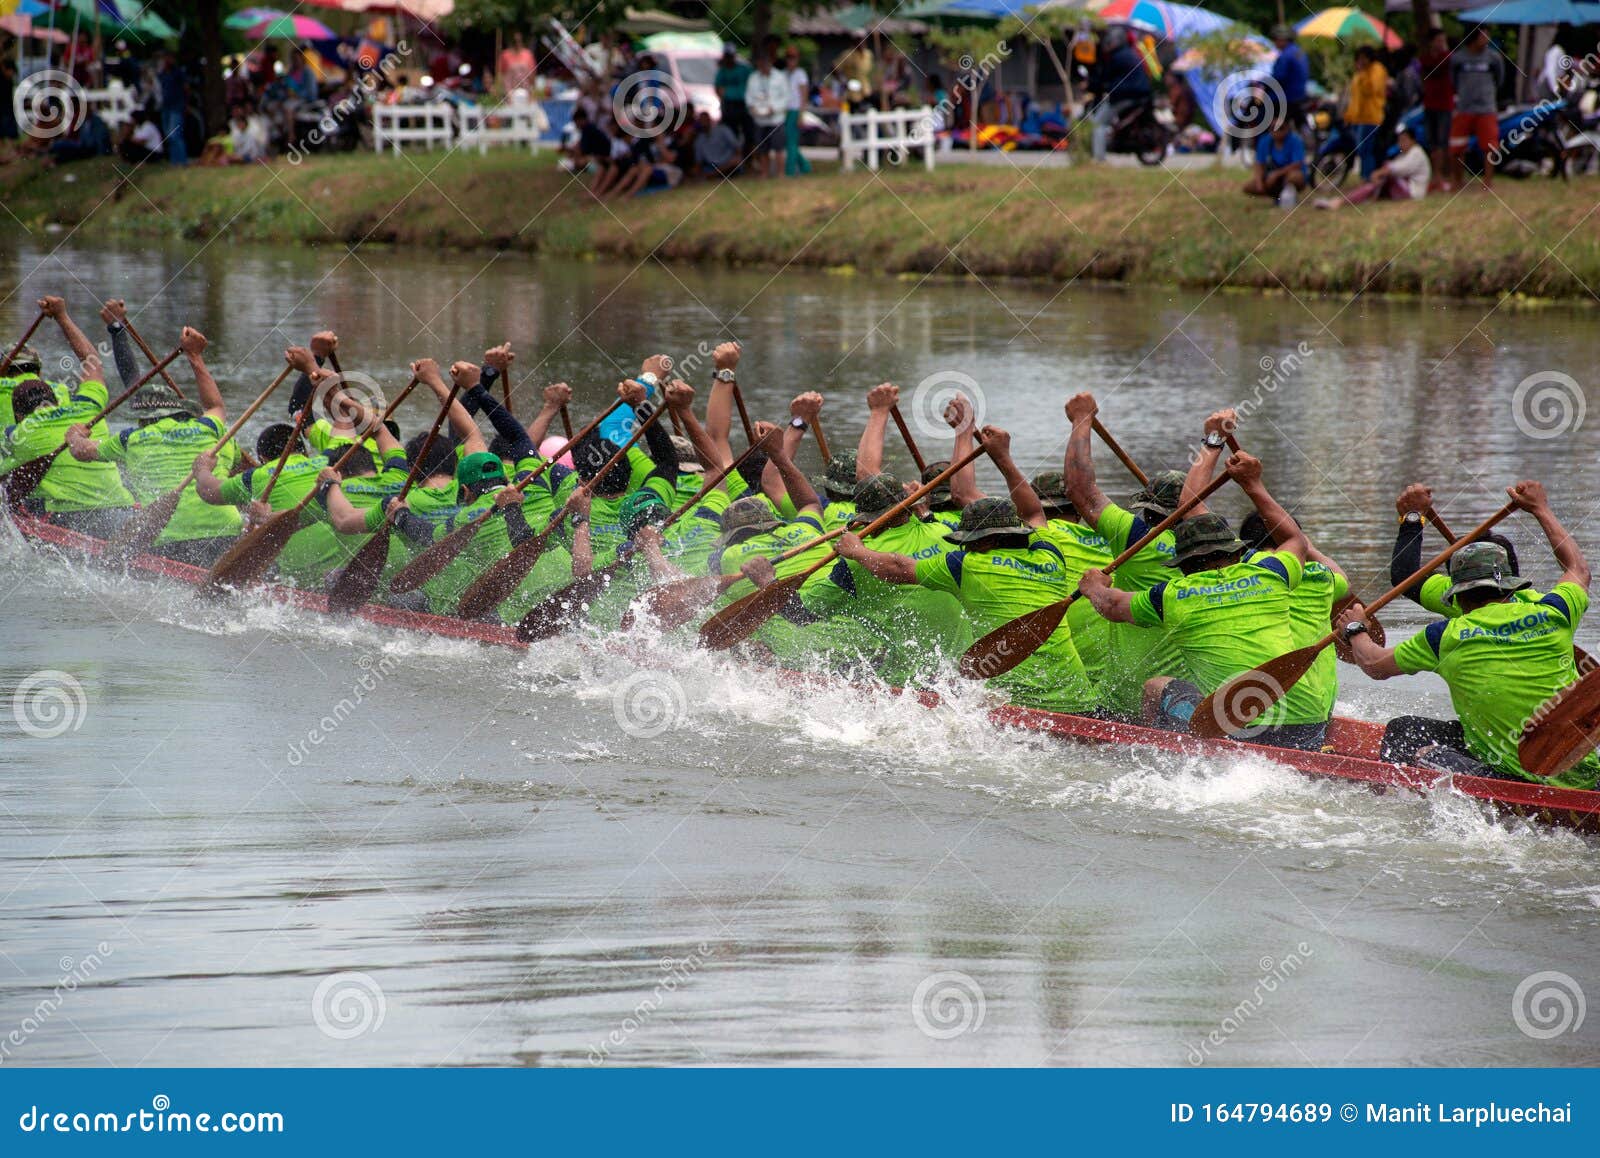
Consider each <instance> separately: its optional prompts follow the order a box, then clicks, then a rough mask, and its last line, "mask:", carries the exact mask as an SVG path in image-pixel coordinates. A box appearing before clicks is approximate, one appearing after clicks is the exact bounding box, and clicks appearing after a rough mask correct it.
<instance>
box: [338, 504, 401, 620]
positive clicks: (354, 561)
mask: <svg viewBox="0 0 1600 1158" xmlns="http://www.w3.org/2000/svg"><path fill="white" fill-rule="evenodd" d="M392 534H394V524H393V523H384V524H383V525H382V526H381V527H379V528H378V529H377V530H376V531H374V532H373V533H372V536H371V537H370V538H369V539H367V541H366V542H365V543H362V544H361V549H360V550H359V551H357V552H356V553H355V554H354V555H352V556H350V562H348V563H346V564H345V565H344V569H343V570H342V571H340V572H339V577H338V578H337V579H335V580H334V581H333V586H332V587H331V588H330V589H329V590H328V610H329V611H354V610H355V609H356V608H357V607H360V606H361V605H362V604H363V603H365V602H367V601H368V600H369V599H371V598H372V596H373V594H374V593H375V592H376V591H377V590H378V582H379V580H381V579H382V578H383V565H384V564H385V563H387V562H388V561H389V536H390V535H392Z"/></svg>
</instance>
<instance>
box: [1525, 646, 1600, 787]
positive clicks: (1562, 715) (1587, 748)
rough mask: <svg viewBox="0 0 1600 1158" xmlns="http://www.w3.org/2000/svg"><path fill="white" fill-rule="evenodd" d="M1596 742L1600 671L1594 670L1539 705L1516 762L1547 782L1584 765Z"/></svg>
mask: <svg viewBox="0 0 1600 1158" xmlns="http://www.w3.org/2000/svg"><path fill="white" fill-rule="evenodd" d="M1585 658H1587V657H1585ZM1596 743H1600V671H1597V670H1596V669H1594V668H1591V669H1590V670H1589V671H1588V673H1587V674H1585V675H1584V676H1583V677H1582V678H1581V679H1579V680H1578V681H1577V682H1576V683H1572V684H1568V685H1567V686H1566V687H1564V688H1562V689H1561V690H1560V691H1559V692H1557V693H1556V694H1555V695H1553V696H1551V697H1550V698H1549V699H1548V700H1546V701H1545V702H1544V703H1542V704H1540V705H1539V710H1538V711H1536V712H1534V713H1533V716H1532V717H1531V718H1530V719H1529V720H1528V722H1527V723H1526V724H1524V725H1523V728H1522V739H1521V740H1520V741H1519V742H1518V744H1517V762H1518V763H1519V764H1521V765H1522V770H1523V771H1524V772H1527V773H1529V774H1530V775H1533V776H1539V777H1543V778H1545V779H1548V778H1550V777H1552V776H1559V775H1561V774H1562V773H1563V772H1565V771H1567V770H1568V769H1569V768H1572V767H1573V766H1575V765H1576V764H1578V763H1579V762H1581V761H1582V760H1583V758H1584V757H1585V756H1587V755H1588V754H1589V753H1590V752H1592V751H1594V748H1595V744H1596Z"/></svg>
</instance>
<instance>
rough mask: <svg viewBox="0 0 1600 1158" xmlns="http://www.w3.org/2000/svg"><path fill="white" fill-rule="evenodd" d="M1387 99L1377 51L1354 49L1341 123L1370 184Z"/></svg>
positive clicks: (1386, 76) (1385, 74) (1365, 46)
mask: <svg viewBox="0 0 1600 1158" xmlns="http://www.w3.org/2000/svg"><path fill="white" fill-rule="evenodd" d="M1388 99H1389V72H1388V70H1387V69H1385V68H1384V67H1383V65H1382V64H1380V63H1379V61H1378V50H1377V49H1375V48H1374V47H1372V45H1370V44H1363V45H1360V46H1359V47H1357V48H1356V71H1355V75H1354V76H1352V77H1351V78H1350V100H1349V102H1348V104H1346V106H1345V113H1344V123H1345V127H1346V128H1348V129H1349V130H1350V135H1351V136H1352V137H1354V138H1355V146H1356V156H1357V157H1359V158H1360V159H1361V179H1362V180H1363V181H1370V180H1371V179H1372V174H1373V171H1374V170H1376V169H1377V167H1378V130H1379V128H1381V127H1382V125H1383V111H1384V108H1385V106H1386V105H1387V103H1388Z"/></svg>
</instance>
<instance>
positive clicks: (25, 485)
mask: <svg viewBox="0 0 1600 1158" xmlns="http://www.w3.org/2000/svg"><path fill="white" fill-rule="evenodd" d="M181 353H183V351H182V349H181V348H179V349H174V350H173V351H172V353H170V354H168V355H167V356H166V357H165V358H163V359H161V361H160V362H157V363H156V365H155V367H154V369H152V370H151V371H150V372H149V373H148V374H146V375H145V376H144V377H143V378H140V379H139V380H138V381H137V382H135V383H134V384H133V385H132V386H129V387H128V388H127V389H126V390H124V391H123V392H122V393H121V394H118V395H117V396H116V397H115V398H113V399H112V400H111V401H109V402H107V403H106V404H105V405H104V406H102V407H101V408H100V409H99V411H97V412H96V413H95V416H94V417H93V418H91V419H89V420H88V421H87V422H85V423H83V424H82V425H84V426H91V427H92V426H93V425H94V424H95V423H97V422H99V421H100V420H101V419H103V418H104V417H105V416H106V415H108V414H110V413H111V412H112V411H113V410H115V409H116V408H117V407H119V406H121V405H122V404H123V403H124V402H126V401H127V400H128V399H130V398H132V397H133V395H134V392H135V391H137V390H138V389H139V387H141V386H143V385H144V384H145V383H146V382H148V381H150V379H152V378H154V377H155V376H156V375H157V374H159V373H161V371H163V370H165V369H166V368H167V366H168V364H169V363H171V361H172V360H173V359H174V358H176V357H177V356H178V355H179V354H181ZM73 425H74V426H76V425H78V423H73ZM66 449H67V440H66V439H64V438H63V439H62V440H61V445H60V446H58V447H56V448H55V449H54V450H52V451H51V452H50V453H49V454H42V455H40V456H39V457H38V458H30V459H29V460H28V461H27V462H25V463H22V464H21V465H20V466H16V467H13V468H12V469H11V470H9V471H7V472H6V473H5V474H3V475H0V486H4V487H5V491H6V495H7V497H8V498H9V499H10V501H11V505H12V506H16V505H17V504H18V503H20V502H21V501H22V500H23V499H25V498H27V497H28V496H29V495H31V494H32V493H33V490H34V488H35V487H37V486H38V485H39V484H40V483H41V482H42V481H43V480H44V476H45V475H46V474H47V473H48V472H49V470H50V466H51V464H52V463H54V462H55V460H56V459H57V458H59V457H61V452H62V451H64V450H66Z"/></svg>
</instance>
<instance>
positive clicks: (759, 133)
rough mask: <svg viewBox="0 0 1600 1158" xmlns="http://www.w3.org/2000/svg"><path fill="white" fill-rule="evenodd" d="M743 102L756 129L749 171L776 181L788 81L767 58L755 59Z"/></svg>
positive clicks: (787, 97) (764, 53) (762, 56)
mask: <svg viewBox="0 0 1600 1158" xmlns="http://www.w3.org/2000/svg"><path fill="white" fill-rule="evenodd" d="M744 100H745V105H746V106H747V107H748V108H749V109H750V119H751V120H753V121H754V122H755V126H756V133H755V140H754V141H753V142H752V143H751V148H750V159H751V162H752V164H751V166H750V168H751V171H752V172H753V173H754V174H755V176H757V177H776V176H777V175H778V149H779V148H780V147H781V145H782V141H783V120H784V116H785V114H787V113H788V111H789V78H788V76H787V75H786V74H784V73H781V72H778V71H776V70H775V69H774V68H773V67H772V57H771V55H770V54H768V53H766V52H763V53H761V54H760V55H759V56H757V57H756V70H755V72H753V73H751V74H750V79H749V81H748V82H747V83H746V85H745V90H744Z"/></svg>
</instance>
